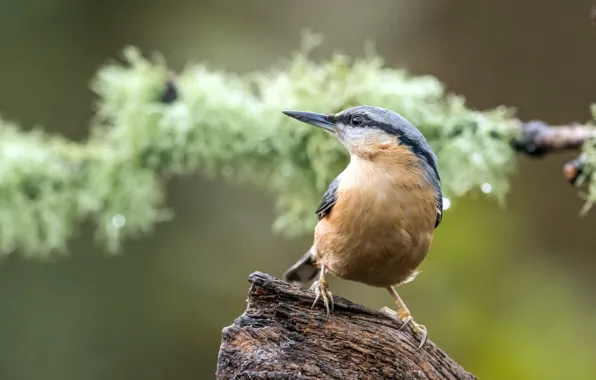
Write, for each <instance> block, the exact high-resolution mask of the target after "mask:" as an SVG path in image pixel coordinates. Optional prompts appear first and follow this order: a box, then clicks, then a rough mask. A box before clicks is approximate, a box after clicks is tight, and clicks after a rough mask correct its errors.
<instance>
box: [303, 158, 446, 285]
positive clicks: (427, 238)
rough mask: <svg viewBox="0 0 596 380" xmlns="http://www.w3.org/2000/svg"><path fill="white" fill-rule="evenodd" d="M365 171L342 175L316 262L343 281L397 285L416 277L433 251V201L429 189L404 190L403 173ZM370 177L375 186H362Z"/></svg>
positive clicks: (317, 239) (318, 238)
mask: <svg viewBox="0 0 596 380" xmlns="http://www.w3.org/2000/svg"><path fill="white" fill-rule="evenodd" d="M356 169H358V170H356ZM366 170H367V166H364V167H363V165H358V166H356V167H354V166H352V167H351V168H350V167H348V169H347V170H346V171H345V172H344V173H342V180H341V183H340V186H339V189H338V192H337V202H336V204H335V205H334V206H333V208H332V210H331V212H330V213H329V214H328V215H327V216H326V217H325V218H323V219H321V220H320V221H319V223H318V225H317V227H316V228H315V236H314V243H315V244H314V246H315V252H314V256H315V258H316V261H317V262H319V263H324V264H325V265H326V266H327V268H328V269H329V271H330V272H332V273H333V274H335V275H337V276H339V277H341V278H344V279H347V280H352V281H358V282H361V283H365V284H367V285H370V286H378V287H387V286H392V285H398V284H400V283H403V282H406V281H407V280H408V279H410V278H412V276H414V275H415V274H416V268H417V267H418V266H419V265H420V263H421V262H422V260H424V258H425V257H426V255H427V253H428V251H429V249H430V247H431V243H432V239H433V232H434V224H435V220H436V215H437V209H436V203H435V195H434V192H433V190H432V188H430V186H426V185H425V184H419V183H416V184H415V185H412V186H404V185H402V184H403V181H402V179H400V176H403V175H407V173H405V174H404V172H403V171H401V172H400V171H395V170H394V171H391V172H387V173H391V175H379V173H367V172H366ZM375 170H377V169H376V168H375ZM356 174H357V175H356ZM372 174H375V175H372ZM367 175H369V176H368V178H371V179H372V180H369V181H363V178H367V177H366V176H367ZM400 181H401V182H400Z"/></svg>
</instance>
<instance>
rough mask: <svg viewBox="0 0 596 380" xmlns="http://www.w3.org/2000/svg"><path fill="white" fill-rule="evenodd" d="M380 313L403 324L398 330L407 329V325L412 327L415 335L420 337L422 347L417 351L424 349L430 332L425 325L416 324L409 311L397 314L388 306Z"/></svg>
mask: <svg viewBox="0 0 596 380" xmlns="http://www.w3.org/2000/svg"><path fill="white" fill-rule="evenodd" d="M380 311H381V312H382V313H385V314H387V315H389V316H390V317H393V318H395V319H397V320H399V321H401V322H402V325H401V326H400V327H399V329H398V330H402V329H403V328H404V327H406V325H410V328H411V329H412V331H413V332H414V334H415V335H419V336H420V345H419V346H418V348H417V349H418V350H419V349H420V348H422V346H424V343H426V340H427V338H428V332H427V330H426V327H424V325H420V324H418V323H416V322H414V318H412V315H411V314H410V312H409V311H405V312H404V311H400V312H396V311H395V310H392V309H390V308H388V307H387V306H384V307H383V308H382V309H381V310H380Z"/></svg>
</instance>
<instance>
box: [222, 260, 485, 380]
mask: <svg viewBox="0 0 596 380" xmlns="http://www.w3.org/2000/svg"><path fill="white" fill-rule="evenodd" d="M249 281H250V282H251V283H252V285H251V286H250V290H249V293H248V307H247V309H246V311H245V312H244V314H242V315H241V316H240V317H238V318H237V319H236V320H235V321H234V324H233V325H231V326H229V327H226V328H224V330H223V333H222V343H221V347H220V351H219V359H218V363H217V379H218V380H232V379H234V380H240V379H247V380H248V379H252V380H257V379H270V380H290V379H291V380H303V379H317V380H320V379H342V380H352V379H354V380H356V379H408V380H415V379H416V380H421V379H429V380H438V379H441V380H443V379H457V380H460V379H466V380H468V379H476V377H474V375H472V374H470V373H468V372H466V371H465V370H464V369H463V368H462V367H461V366H459V365H458V364H457V363H456V362H455V361H453V360H452V359H451V358H449V357H448V356H447V354H446V353H445V352H443V351H441V349H439V348H438V347H437V346H435V344H434V343H432V342H431V341H430V340H429V341H428V342H427V343H426V344H425V345H424V347H423V348H422V349H420V350H416V349H415V347H416V346H417V345H418V344H419V341H418V338H416V337H414V336H413V335H412V330H410V328H409V327H406V328H404V329H403V330H402V331H398V327H399V326H400V325H399V323H398V322H397V321H396V320H395V319H393V318H391V317H389V316H387V315H385V314H383V313H381V312H378V311H374V310H370V309H368V308H365V307H363V306H360V305H356V304H354V303H351V302H350V301H348V300H346V299H344V298H341V297H337V296H335V297H334V299H335V309H334V310H333V311H332V312H331V317H330V318H329V320H327V315H326V312H325V309H324V307H321V305H318V307H317V306H316V307H314V308H313V309H311V305H312V303H313V301H314V297H313V293H312V292H310V291H307V290H303V289H300V288H298V287H296V286H292V285H290V284H288V283H286V282H283V281H280V280H276V279H274V278H273V277H271V276H269V275H267V274H264V273H260V272H255V273H253V274H251V275H250V277H249Z"/></svg>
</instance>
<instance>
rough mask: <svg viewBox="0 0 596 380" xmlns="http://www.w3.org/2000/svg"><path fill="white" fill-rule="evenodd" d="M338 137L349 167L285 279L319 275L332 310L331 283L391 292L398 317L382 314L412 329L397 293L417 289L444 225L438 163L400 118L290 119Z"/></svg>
mask: <svg viewBox="0 0 596 380" xmlns="http://www.w3.org/2000/svg"><path fill="white" fill-rule="evenodd" d="M283 113H284V114H286V115H288V116H290V117H293V118H295V119H297V120H299V121H302V122H304V123H308V124H311V125H314V126H316V127H319V128H322V129H323V130H325V131H327V132H328V133H330V134H331V135H333V136H335V137H336V138H337V139H338V140H339V141H340V142H341V143H342V144H343V145H344V146H345V148H346V149H347V150H348V152H349V153H350V163H349V164H348V166H347V167H346V168H345V170H344V171H343V172H342V173H340V174H339V175H338V176H337V177H336V178H335V180H334V181H333V182H332V183H331V185H330V186H329V188H328V189H327V191H326V192H325V194H324V195H323V199H322V201H321V203H320V205H319V207H318V208H317V210H316V214H317V216H318V223H317V225H316V227H315V231H314V243H313V245H312V247H311V248H310V249H309V250H308V251H307V252H306V253H305V254H304V255H303V256H302V258H300V260H298V262H296V264H294V265H293V266H292V267H291V268H289V269H288V270H287V271H286V272H285V273H284V275H283V279H284V280H285V281H288V282H291V283H294V284H304V283H305V282H308V281H310V280H312V279H314V278H315V277H317V275H318V280H317V281H315V282H314V283H313V284H312V286H311V289H312V290H314V292H315V296H316V298H315V302H314V304H313V306H314V305H315V304H316V303H317V301H318V300H319V299H321V300H322V301H323V303H324V305H325V307H326V309H327V316H328V317H329V304H330V303H331V308H332V309H333V296H332V294H331V292H330V291H329V289H328V284H327V280H326V279H325V275H326V274H327V273H328V272H329V273H332V274H334V275H336V276H338V277H340V278H343V279H346V280H350V281H356V282H360V283H364V284H367V285H370V286H374V287H379V288H386V289H387V290H388V291H389V293H390V294H391V296H392V297H393V299H394V300H395V303H396V305H397V312H395V311H393V310H391V309H389V308H387V307H384V308H383V309H382V311H383V312H385V313H388V314H390V315H391V316H393V317H396V318H399V320H401V321H402V323H403V324H402V325H401V326H400V329H402V328H403V327H404V326H406V325H407V324H409V325H410V327H411V328H412V330H413V331H414V333H415V334H421V335H422V336H421V338H420V340H421V343H420V346H419V347H418V348H420V347H422V346H423V345H424V343H425V342H426V339H427V331H426V328H425V327H424V326H423V325H420V324H417V323H416V322H414V319H413V318H412V315H411V314H410V311H409V310H408V308H407V307H406V305H405V303H404V302H403V301H402V300H401V298H400V297H399V295H398V294H397V291H396V290H395V286H397V285H401V284H404V283H407V282H409V281H412V280H413V279H414V277H415V276H416V275H417V274H418V271H417V267H418V266H419V265H420V263H421V262H422V260H424V258H425V257H426V255H427V253H428V251H429V249H430V247H431V243H432V240H433V233H434V230H435V228H437V227H438V225H439V224H440V223H441V219H442V212H443V197H442V192H441V180H440V176H439V172H438V169H437V158H436V156H435V154H434V152H433V151H432V150H431V148H430V146H429V145H428V143H427V141H426V139H425V138H424V136H423V135H422V133H421V132H420V131H419V130H418V129H417V128H416V127H415V126H414V125H412V124H411V123H410V122H409V121H408V120H406V119H405V118H403V117H402V116H400V115H398V114H397V113H395V112H393V111H390V110H387V109H384V108H379V107H373V106H358V107H353V108H349V109H346V110H343V111H341V112H339V113H337V114H330V115H325V114H318V113H312V112H303V111H283Z"/></svg>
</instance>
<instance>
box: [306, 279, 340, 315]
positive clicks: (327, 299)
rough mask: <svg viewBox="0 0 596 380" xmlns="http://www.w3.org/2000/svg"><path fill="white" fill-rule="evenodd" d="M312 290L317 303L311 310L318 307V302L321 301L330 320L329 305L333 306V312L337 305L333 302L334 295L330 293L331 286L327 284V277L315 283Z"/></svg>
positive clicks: (314, 303)
mask: <svg viewBox="0 0 596 380" xmlns="http://www.w3.org/2000/svg"><path fill="white" fill-rule="evenodd" d="M310 290H314V292H315V302H313V304H312V306H311V309H312V308H313V307H314V306H315V305H316V303H317V301H318V300H319V299H321V300H322V301H323V304H324V305H325V309H326V310H327V319H329V314H330V311H329V305H330V304H331V310H333V308H334V307H335V303H334V302H333V295H332V294H331V292H330V291H329V285H328V284H327V280H326V279H325V277H322V276H321V278H319V279H318V280H317V281H315V282H313V284H312V286H311V287H310Z"/></svg>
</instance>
